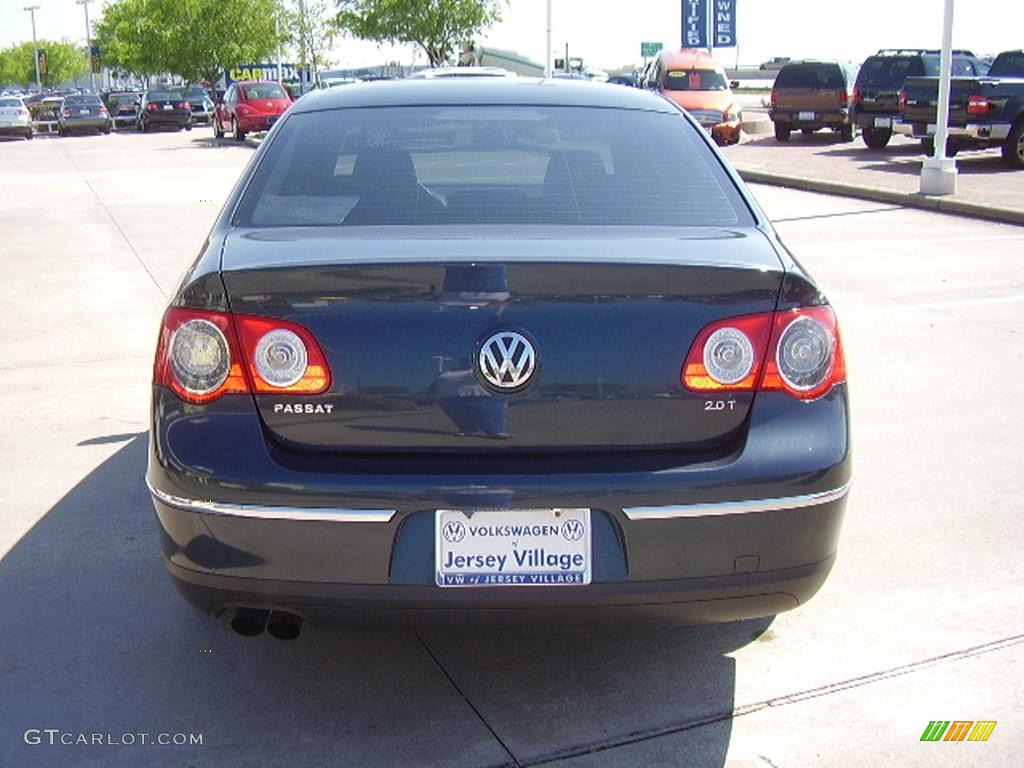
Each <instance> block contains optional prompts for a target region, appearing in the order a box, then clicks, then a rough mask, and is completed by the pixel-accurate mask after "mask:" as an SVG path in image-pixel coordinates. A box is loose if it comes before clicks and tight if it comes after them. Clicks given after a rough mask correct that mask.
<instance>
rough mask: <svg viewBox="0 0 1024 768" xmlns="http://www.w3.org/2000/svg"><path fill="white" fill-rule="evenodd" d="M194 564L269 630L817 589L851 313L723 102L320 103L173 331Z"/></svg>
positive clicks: (642, 619)
mask: <svg viewBox="0 0 1024 768" xmlns="http://www.w3.org/2000/svg"><path fill="white" fill-rule="evenodd" d="M150 446H151V447H150V461H149V471H148V478H147V479H148V483H149V488H150V490H151V492H152V496H153V500H154V503H155V506H156V513H157V518H158V520H159V524H160V534H161V541H162V547H163V554H164V558H165V561H166V565H167V567H168V568H169V570H170V572H171V574H172V575H173V577H174V579H175V582H176V584H177V585H178V586H179V587H180V589H181V591H182V592H183V593H184V594H185V596H186V597H187V598H188V599H189V600H191V601H192V602H194V603H195V604H197V605H198V606H200V607H201V608H203V609H204V610H206V611H208V612H210V613H211V614H215V615H219V614H222V613H225V612H227V613H229V615H231V616H232V623H233V626H234V627H235V629H236V630H238V631H240V632H242V633H243V634H257V633H259V632H261V631H262V630H263V629H264V628H265V627H266V628H268V629H269V631H270V632H271V633H272V634H274V635H276V636H279V637H294V636H295V635H297V634H298V633H299V627H300V624H301V622H302V620H303V619H305V620H307V621H310V622H312V623H314V624H320V623H329V622H332V623H336V622H340V623H343V624H348V625H370V626H376V627H409V626H420V625H424V624H429V623H437V622H441V623H447V624H453V623H462V622H468V621H474V620H483V621H485V622H492V623H498V624H500V625H503V626H513V627H518V626H526V625H530V626H540V627H556V626H557V627H565V626H580V625H591V626H593V625H595V624H596V625H601V624H604V623H606V622H609V621H611V620H617V621H625V622H627V623H630V624H640V623H649V622H666V621H679V622H708V621H724V620H731V619H738V618H744V617H754V616H761V615H767V614H774V613H776V612H779V611H784V610H787V609H789V608H794V607H796V606H798V605H800V604H801V603H802V602H804V601H805V600H807V599H808V598H810V597H811V596H812V595H813V594H814V592H815V591H816V590H817V589H818V588H819V587H820V586H821V584H822V582H823V581H824V579H825V577H826V575H827V574H828V571H829V569H830V568H831V566H832V564H833V561H834V559H835V556H836V547H837V538H838V534H839V528H840V524H841V519H842V514H843V507H844V504H845V501H846V495H847V491H848V488H849V482H850V443H849V431H848V415H847V393H846V384H845V368H844V363H843V351H842V346H841V343H840V337H839V330H838V327H837V325H836V319H835V315H834V314H833V312H832V309H831V307H830V306H829V304H828V302H827V300H826V299H825V297H824V296H823V295H822V293H821V291H820V290H819V289H818V287H817V286H816V285H815V283H814V282H813V281H812V279H811V278H810V277H809V276H808V274H807V273H806V272H805V271H804V270H803V268H802V267H801V266H800V264H799V263H797V262H796V261H795V260H794V258H793V257H792V256H791V255H790V254H789V253H788V252H787V251H786V249H785V248H784V247H783V245H782V244H781V243H780V242H779V240H778V238H777V237H776V235H775V233H774V232H773V231H772V229H771V227H770V225H769V224H768V222H767V220H766V219H765V217H764V215H763V214H762V213H761V212H760V211H759V210H758V208H757V206H756V205H755V204H754V202H753V200H752V199H751V198H750V196H749V193H748V192H747V191H746V190H745V189H744V187H743V185H742V183H741V182H740V181H739V179H738V178H737V177H736V175H735V174H734V173H733V172H732V171H731V170H730V169H729V168H728V166H727V165H726V164H725V162H724V161H723V160H722V158H721V156H720V155H719V154H718V152H717V150H716V149H715V147H714V146H713V145H712V143H711V141H710V140H709V139H708V137H707V136H706V135H705V134H704V132H703V131H702V130H701V128H700V126H699V125H697V124H696V123H695V122H694V121H693V120H692V119H691V118H689V117H688V116H687V115H686V114H685V113H684V112H682V111H681V110H680V109H678V108H677V107H675V106H674V105H673V104H672V103H671V102H669V101H666V100H664V99H662V98H660V97H658V96H657V95H654V94H651V93H647V92H643V91H637V90H631V89H628V88H616V87H613V86H595V85H594V84H592V83H583V84H578V83H573V82H570V81H560V82H553V81H540V82H538V81H526V80H518V79H514V80H503V81H501V82H497V81H496V80H488V81H487V82H482V81H460V82H452V81H440V82H439V81H421V82H391V83H371V84H366V85H361V86H360V85H354V86H349V87H347V88H339V89H335V90H330V91H322V92H319V93H313V94H309V95H307V96H306V97H305V98H303V99H302V101H300V102H298V103H297V104H296V105H295V106H294V107H293V108H292V109H291V110H290V111H289V112H288V114H287V115H286V116H285V117H284V118H283V119H282V120H281V121H280V123H279V124H277V125H276V126H275V127H274V129H273V131H271V133H270V134H269V136H268V138H267V139H266V140H265V142H264V143H263V146H262V147H261V148H260V149H259V151H258V152H257V153H256V155H255V156H254V158H253V160H252V162H251V164H250V166H249V168H248V169H247V170H246V172H245V173H244V174H243V176H242V178H241V180H240V181H239V183H238V185H237V187H236V188H235V190H234V192H233V193H232V194H231V196H230V198H229V199H228V201H227V204H226V205H225V207H224V210H223V212H222V214H221V216H220V218H219V220H218V221H217V223H216V225H215V226H214V228H213V230H212V232H211V233H210V236H209V239H208V240H207V241H206V243H205V244H204V246H203V249H202V252H201V253H200V255H199V257H198V259H197V260H196V261H195V263H194V264H193V265H192V267H191V268H190V269H189V271H188V272H187V274H186V276H185V278H184V280H183V282H182V284H181V286H180V288H179V289H178V291H177V293H176V294H175V296H174V299H173V301H172V302H171V305H170V307H169V308H168V310H167V312H166V314H165V315H164V319H163V326H162V330H161V332H160V337H159V343H158V347H157V352H156V363H155V368H154V386H153V412H152V431H151V441H150Z"/></svg>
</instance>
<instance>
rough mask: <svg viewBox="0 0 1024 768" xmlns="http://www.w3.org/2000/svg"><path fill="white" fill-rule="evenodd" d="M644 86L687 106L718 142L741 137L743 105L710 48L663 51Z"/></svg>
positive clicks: (648, 71) (737, 139)
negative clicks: (736, 98)
mask: <svg viewBox="0 0 1024 768" xmlns="http://www.w3.org/2000/svg"><path fill="white" fill-rule="evenodd" d="M644 86H645V87H646V88H650V89H652V90H656V91H660V92H661V93H662V94H663V95H664V96H666V97H667V98H669V99H671V100H672V101H674V102H675V103H676V104H678V105H679V106H680V107H682V108H683V109H685V110H686V111H687V112H689V113H690V114H691V115H693V117H694V119H695V120H696V121H697V122H698V123H700V124H701V126H702V127H703V128H704V130H706V131H707V132H708V133H710V134H711V136H712V138H714V140H715V142H716V143H718V144H735V143H736V142H738V141H739V140H740V121H741V117H740V108H739V105H738V104H737V103H736V100H735V97H734V96H733V93H732V89H730V88H729V81H728V80H727V79H726V77H725V70H724V69H722V65H721V64H719V63H718V62H717V61H715V59H714V57H712V56H711V54H710V53H708V52H707V51H706V50H703V49H700V48H682V49H680V50H678V51H662V52H661V53H659V54H658V58H657V59H655V60H654V62H652V64H651V65H650V66H649V67H648V69H647V77H646V79H645V81H644Z"/></svg>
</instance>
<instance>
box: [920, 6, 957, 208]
mask: <svg viewBox="0 0 1024 768" xmlns="http://www.w3.org/2000/svg"><path fill="white" fill-rule="evenodd" d="M945 3H946V7H945V13H944V16H943V19H942V56H941V57H940V59H939V105H938V115H936V120H935V136H934V142H935V152H934V154H933V155H932V156H931V157H928V158H925V161H924V165H923V166H922V167H921V187H920V191H921V194H922V195H952V194H954V193H955V192H956V176H957V170H956V160H954V159H953V158H951V157H946V138H947V136H948V135H949V78H950V75H951V74H952V70H953V0H945Z"/></svg>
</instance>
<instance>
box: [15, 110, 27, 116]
mask: <svg viewBox="0 0 1024 768" xmlns="http://www.w3.org/2000/svg"><path fill="white" fill-rule="evenodd" d="M14 114H16V115H17V116H18V117H28V114H29V112H28V110H27V109H16V110H14Z"/></svg>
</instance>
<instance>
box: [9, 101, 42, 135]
mask: <svg viewBox="0 0 1024 768" xmlns="http://www.w3.org/2000/svg"><path fill="white" fill-rule="evenodd" d="M0 136H24V137H25V138H26V139H31V138H33V137H34V136H35V131H34V130H33V128H32V116H31V115H30V114H29V111H28V108H26V107H25V102H23V101H22V100H21V98H19V97H18V96H2V97H0Z"/></svg>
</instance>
